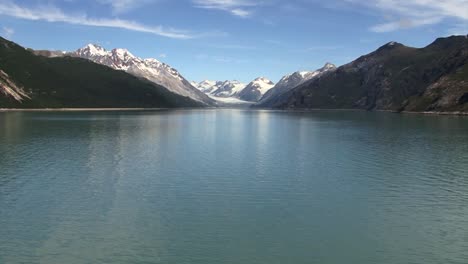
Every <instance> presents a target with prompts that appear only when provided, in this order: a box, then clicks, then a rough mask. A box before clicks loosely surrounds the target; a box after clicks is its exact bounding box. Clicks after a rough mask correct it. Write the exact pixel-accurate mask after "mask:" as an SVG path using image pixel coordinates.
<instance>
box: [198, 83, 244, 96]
mask: <svg viewBox="0 0 468 264" xmlns="http://www.w3.org/2000/svg"><path fill="white" fill-rule="evenodd" d="M194 86H195V87H196V88H197V89H198V90H200V91H202V92H204V93H206V94H208V95H211V96H215V97H224V98H227V97H234V96H236V95H237V94H238V93H239V92H240V91H242V89H244V88H245V86H246V85H245V84H244V83H241V82H239V81H236V80H234V81H209V80H205V81H202V82H200V83H194Z"/></svg>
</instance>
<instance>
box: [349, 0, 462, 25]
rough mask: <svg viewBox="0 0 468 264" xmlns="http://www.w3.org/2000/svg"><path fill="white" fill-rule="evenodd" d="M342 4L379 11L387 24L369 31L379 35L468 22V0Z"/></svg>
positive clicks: (352, 1)
mask: <svg viewBox="0 0 468 264" xmlns="http://www.w3.org/2000/svg"><path fill="white" fill-rule="evenodd" d="M342 1H344V2H346V3H349V4H354V5H359V6H365V7H367V8H370V9H373V10H377V11H379V13H380V14H381V17H382V18H384V19H385V20H386V21H385V22H382V23H380V24H377V25H375V26H372V27H371V28H370V30H371V31H373V32H379V33H381V32H390V31H395V30H399V29H406V28H414V27H419V26H424V25H434V24H438V23H440V22H442V21H444V20H446V19H454V20H458V21H462V22H466V21H468V0H443V1H442V0H375V1H360V0H342ZM467 30H468V29H467Z"/></svg>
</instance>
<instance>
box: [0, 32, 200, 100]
mask: <svg viewBox="0 0 468 264" xmlns="http://www.w3.org/2000/svg"><path fill="white" fill-rule="evenodd" d="M196 106H201V103H199V102H197V101H194V100H191V99H189V98H187V97H183V96H180V95H178V94H174V93H171V92H169V91H168V90H167V89H166V88H164V87H162V86H160V85H156V84H154V83H152V82H150V81H148V80H146V79H142V78H137V77H135V76H133V75H131V74H128V73H125V72H122V71H117V70H113V69H111V68H109V67H106V66H103V65H99V64H96V63H93V62H91V61H89V60H84V59H80V58H74V57H54V58H50V57H46V56H41V55H36V54H34V53H33V51H31V50H28V49H25V48H23V47H21V46H19V45H17V44H15V43H13V42H10V41H8V40H6V39H3V38H0V108H143V107H148V108H150V107H151V108H154V107H196Z"/></svg>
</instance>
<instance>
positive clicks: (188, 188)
mask: <svg viewBox="0 0 468 264" xmlns="http://www.w3.org/2000/svg"><path fill="white" fill-rule="evenodd" d="M0 263H48V264H49V263H60V264H62V263H67V264H74V263H170V264H172V263H174V264H184V263H195V264H197V263H200V264H202V263H203V264H223V263H232V264H242V263H254V264H257V263H258V264H260V263H261V264H273V263H297V264H302V263H304V264H305V263H337V264H338V263H360V264H363V263H364V264H365V263H369V264H371V263H372V264H375V263H392V264H394V263H424V264H431V263H463V264H466V263H468V118H464V117H455V116H421V115H397V114H389V113H365V112H311V113H298V112H295V113H288V112H267V111H245V110H193V111H190V110H186V111H155V112H108V113H99V112H94V113H92V112H91V113H0Z"/></svg>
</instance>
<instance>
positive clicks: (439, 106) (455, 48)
mask: <svg viewBox="0 0 468 264" xmlns="http://www.w3.org/2000/svg"><path fill="white" fill-rule="evenodd" d="M0 42H1V43H0V44H2V45H1V46H0V60H1V62H2V64H0V108H12V107H13V108H30V107H49V108H50V107H78V106H79V107H110V106H113V107H129V106H132V107H148V106H152V107H165V106H172V107H184V106H190V107H193V106H199V107H216V106H223V105H225V102H243V103H246V102H249V104H252V105H253V107H257V108H280V109H362V110H388V111H397V112H400V111H414V112H467V111H468V106H467V105H468V66H467V62H468V38H467V36H452V37H448V38H439V39H437V40H436V41H435V42H433V43H432V44H430V45H428V46H427V47H424V48H411V47H407V46H404V45H403V44H400V43H396V42H390V43H388V44H386V45H384V46H382V47H380V48H379V49H377V50H376V51H374V52H372V53H370V54H367V55H364V56H361V57H359V58H358V59H356V60H355V61H353V62H350V63H348V64H345V65H343V66H340V67H336V66H335V65H333V64H330V63H327V64H326V65H325V66H324V67H322V68H320V69H317V70H315V71H298V72H294V73H291V74H288V75H286V76H284V77H283V78H282V79H281V80H280V81H279V82H278V83H277V84H274V83H273V82H272V81H270V80H269V79H267V78H265V77H259V78H256V79H255V80H253V81H252V82H250V83H248V84H244V83H241V82H239V81H236V80H232V81H230V80H226V81H210V80H205V81H202V82H200V83H197V82H189V81H187V79H186V78H184V77H183V76H182V75H181V74H180V73H179V72H178V71H177V70H176V69H174V68H172V67H171V66H169V65H167V64H165V63H163V62H160V61H158V60H156V59H151V58H149V59H142V58H139V57H136V56H134V55H133V54H131V53H130V51H128V50H126V49H113V50H110V51H108V50H105V49H104V48H102V47H100V46H99V45H94V44H88V45H86V46H84V47H83V48H80V49H78V50H76V51H72V52H63V51H33V50H28V49H24V48H22V47H20V46H18V45H16V44H14V43H12V42H9V41H7V40H5V39H0ZM29 62H33V63H29ZM22 63H29V65H25V66H24V67H23V68H22V67H21V66H22ZM55 64H57V65H61V66H63V67H62V68H59V67H57V66H55ZM86 68H87V69H86ZM90 68H93V69H97V70H95V71H93V72H92V73H90V72H89V71H90V70H89V69H90ZM51 69H53V70H52V71H51ZM65 69H68V70H69V71H65ZM70 71H73V73H72V72H70ZM104 72H106V73H107V75H106V74H103V73H104ZM110 75H112V76H114V75H115V76H119V77H120V78H123V79H122V80H120V81H116V79H115V78H113V79H112V80H108V79H106V78H109V76H110ZM75 79H76V80H75ZM123 80H125V81H123ZM129 80H132V81H131V83H132V85H131V87H129V83H128V82H129ZM68 82H70V83H68ZM46 84H47V86H46ZM58 84H60V85H63V86H61V87H57V86H54V85H58ZM103 84H105V85H104V87H106V88H105V89H104V88H103V87H102V85H103ZM98 85H101V87H98ZM140 86H142V87H145V88H140ZM46 87H47V88H46ZM150 87H151V88H150ZM147 89H149V90H151V92H149V91H148V90H147ZM67 90H68V91H67ZM115 91H120V92H121V93H120V94H118V95H114V92H115ZM156 91H157V93H156V94H154V93H155V92H156ZM67 92H68V93H67ZM80 93H83V94H82V95H83V96H84V95H86V96H84V98H86V99H84V98H83V96H81V95H80ZM108 93H110V94H108ZM124 95H128V97H125V96H124ZM115 96H117V97H118V98H114V97H115ZM145 96H148V97H149V98H152V99H148V98H146V97H145ZM72 97H74V98H72ZM156 97H157V98H158V100H155V98H156ZM114 99H116V100H114ZM146 99H148V100H149V101H148V100H146ZM83 100H86V103H83ZM132 100H134V101H132ZM139 100H141V101H139ZM151 100H155V101H154V102H151ZM166 101H167V102H166ZM169 101H170V102H172V103H168V102H169ZM71 102H74V103H71ZM103 102H106V103H103Z"/></svg>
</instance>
